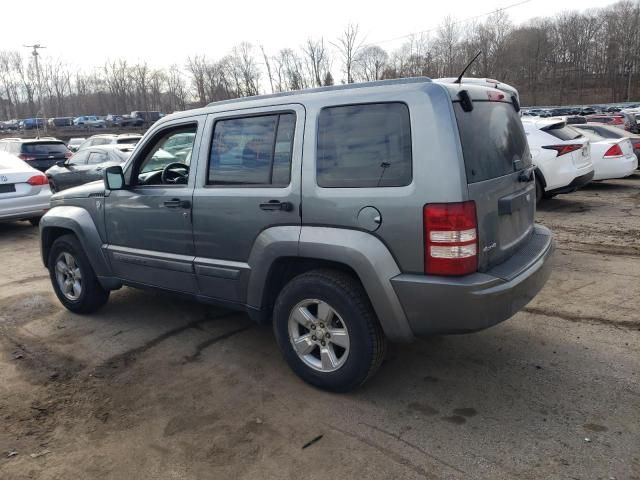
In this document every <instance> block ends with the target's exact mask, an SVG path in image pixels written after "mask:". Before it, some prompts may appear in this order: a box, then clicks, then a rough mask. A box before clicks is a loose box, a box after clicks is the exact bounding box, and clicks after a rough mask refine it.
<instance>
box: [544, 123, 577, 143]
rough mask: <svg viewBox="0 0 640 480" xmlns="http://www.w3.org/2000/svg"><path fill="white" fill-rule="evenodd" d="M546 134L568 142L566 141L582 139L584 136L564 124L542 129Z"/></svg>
mask: <svg viewBox="0 0 640 480" xmlns="http://www.w3.org/2000/svg"><path fill="white" fill-rule="evenodd" d="M541 130H542V131H544V132H547V133H548V134H549V135H553V136H554V137H556V138H557V139H558V140H562V141H566V140H575V139H576V138H580V137H581V136H582V134H581V133H580V132H579V131H578V130H576V129H575V128H573V127H569V126H568V125H565V124H564V123H556V124H554V125H550V126H548V127H545V128H542V129H541Z"/></svg>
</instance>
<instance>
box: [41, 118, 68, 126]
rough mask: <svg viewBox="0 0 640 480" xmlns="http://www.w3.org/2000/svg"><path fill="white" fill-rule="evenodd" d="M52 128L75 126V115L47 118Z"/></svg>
mask: <svg viewBox="0 0 640 480" xmlns="http://www.w3.org/2000/svg"><path fill="white" fill-rule="evenodd" d="M47 123H48V124H49V126H50V127H51V128H58V127H73V117H56V118H50V119H49V120H47Z"/></svg>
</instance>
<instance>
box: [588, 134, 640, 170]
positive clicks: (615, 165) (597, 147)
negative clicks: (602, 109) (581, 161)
mask: <svg viewBox="0 0 640 480" xmlns="http://www.w3.org/2000/svg"><path fill="white" fill-rule="evenodd" d="M582 132H583V134H584V135H585V136H586V137H587V138H588V139H589V141H590V143H591V159H592V161H593V168H594V171H595V174H594V177H593V179H594V180H611V179H614V178H624V177H628V176H629V175H631V174H633V173H634V172H635V171H636V169H637V168H638V158H637V157H636V155H635V154H634V152H633V145H632V144H631V141H630V140H629V139H628V138H605V137H602V136H600V135H598V134H597V133H594V132H590V131H588V130H582Z"/></svg>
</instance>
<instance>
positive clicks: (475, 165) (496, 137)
mask: <svg viewBox="0 0 640 480" xmlns="http://www.w3.org/2000/svg"><path fill="white" fill-rule="evenodd" d="M454 111H455V114H456V120H457V122H458V130H459V131H460V142H461V143H462V153H463V155H464V164H465V169H466V172H467V182H468V183H476V182H481V181H483V180H488V179H490V178H496V177H501V176H504V175H508V174H510V173H513V172H514V171H516V170H520V169H523V168H526V167H528V166H530V165H531V155H529V147H528V146H527V137H526V136H525V133H524V130H523V128H522V122H521V121H520V117H519V116H518V113H517V112H516V110H515V108H514V107H513V105H512V104H511V103H505V102H487V101H477V100H476V101H474V102H473V110H472V111H470V112H465V111H464V110H463V109H462V107H461V106H460V103H459V102H454Z"/></svg>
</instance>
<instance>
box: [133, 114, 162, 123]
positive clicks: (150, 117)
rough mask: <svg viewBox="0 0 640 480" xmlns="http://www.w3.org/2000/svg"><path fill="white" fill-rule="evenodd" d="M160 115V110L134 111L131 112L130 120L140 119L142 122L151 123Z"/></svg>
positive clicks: (158, 118)
mask: <svg viewBox="0 0 640 480" xmlns="http://www.w3.org/2000/svg"><path fill="white" fill-rule="evenodd" d="M161 117H162V114H161V113H160V112H156V111H134V112H131V119H132V120H142V122H143V124H145V125H151V124H152V123H154V122H157V121H158V120H160V118H161Z"/></svg>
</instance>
